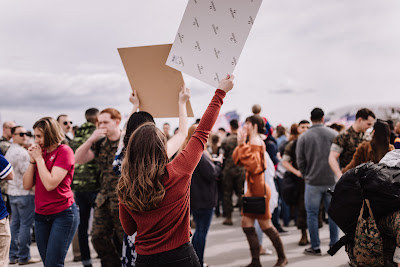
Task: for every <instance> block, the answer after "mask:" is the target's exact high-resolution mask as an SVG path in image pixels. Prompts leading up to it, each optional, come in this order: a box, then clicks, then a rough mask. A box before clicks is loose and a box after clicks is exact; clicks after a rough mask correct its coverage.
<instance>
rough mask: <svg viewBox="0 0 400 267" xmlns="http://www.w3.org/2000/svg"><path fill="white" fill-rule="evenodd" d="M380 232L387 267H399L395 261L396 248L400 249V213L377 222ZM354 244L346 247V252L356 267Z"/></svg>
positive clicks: (397, 212)
mask: <svg viewBox="0 0 400 267" xmlns="http://www.w3.org/2000/svg"><path fill="white" fill-rule="evenodd" d="M377 226H378V230H379V232H380V234H381V237H382V241H383V259H384V261H385V265H384V266H385V267H397V263H395V262H394V261H393V254H394V251H395V249H396V247H400V211H396V212H394V213H391V214H389V215H387V216H385V217H383V218H380V219H379V220H377ZM353 249H354V243H351V244H347V245H346V252H347V255H348V256H349V259H350V265H351V266H354V267H356V266H357V265H356V264H355V260H354V254H353Z"/></svg>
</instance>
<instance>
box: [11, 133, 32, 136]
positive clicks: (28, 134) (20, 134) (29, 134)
mask: <svg viewBox="0 0 400 267" xmlns="http://www.w3.org/2000/svg"><path fill="white" fill-rule="evenodd" d="M14 135H19V136H21V137H24V135H26V136H28V137H32V134H31V133H15V134H14Z"/></svg>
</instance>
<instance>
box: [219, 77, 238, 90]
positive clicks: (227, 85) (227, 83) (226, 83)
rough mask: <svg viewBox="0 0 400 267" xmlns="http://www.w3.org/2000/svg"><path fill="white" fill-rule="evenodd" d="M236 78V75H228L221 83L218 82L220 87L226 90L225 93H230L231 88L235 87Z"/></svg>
mask: <svg viewBox="0 0 400 267" xmlns="http://www.w3.org/2000/svg"><path fill="white" fill-rule="evenodd" d="M234 79H235V76H233V75H229V74H228V75H226V77H225V78H224V79H222V80H221V81H220V82H219V84H218V89H221V90H223V91H225V93H228V92H229V91H230V90H232V88H233V85H234V84H233V80H234Z"/></svg>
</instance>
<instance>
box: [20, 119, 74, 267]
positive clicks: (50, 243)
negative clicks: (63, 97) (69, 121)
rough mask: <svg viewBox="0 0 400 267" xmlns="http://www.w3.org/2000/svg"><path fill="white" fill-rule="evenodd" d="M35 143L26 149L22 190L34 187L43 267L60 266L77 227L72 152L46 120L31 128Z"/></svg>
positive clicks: (55, 126)
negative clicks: (28, 159) (72, 186)
mask: <svg viewBox="0 0 400 267" xmlns="http://www.w3.org/2000/svg"><path fill="white" fill-rule="evenodd" d="M33 129H34V134H35V143H36V144H34V145H31V146H30V147H29V150H28V152H29V155H30V164H29V167H28V170H27V171H26V173H25V175H24V178H23V179H24V189H26V190H30V189H32V187H33V186H35V188H36V189H35V190H36V192H35V206H36V207H35V234H36V243H37V246H38V249H39V253H40V257H41V258H42V260H43V263H44V266H45V267H47V266H48V267H54V266H64V259H65V256H66V254H67V251H68V247H69V245H70V244H71V241H72V238H73V236H74V234H75V232H76V229H77V228H78V225H79V214H78V211H77V208H76V205H75V202H74V195H73V193H72V191H71V183H72V177H73V175H74V167H75V158H74V152H73V151H72V149H71V148H70V147H69V146H67V145H62V144H61V142H62V141H63V140H64V138H65V136H64V134H63V131H62V129H61V127H60V125H59V124H58V123H57V121H56V120H55V119H53V118H50V117H45V118H42V119H40V120H38V121H37V122H36V123H35V124H34V125H33Z"/></svg>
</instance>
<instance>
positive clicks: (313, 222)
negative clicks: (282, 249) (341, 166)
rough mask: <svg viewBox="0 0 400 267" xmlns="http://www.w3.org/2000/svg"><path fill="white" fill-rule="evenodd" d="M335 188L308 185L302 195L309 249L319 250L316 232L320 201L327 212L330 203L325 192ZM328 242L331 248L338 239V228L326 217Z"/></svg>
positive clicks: (329, 197)
mask: <svg viewBox="0 0 400 267" xmlns="http://www.w3.org/2000/svg"><path fill="white" fill-rule="evenodd" d="M329 188H331V189H332V190H333V189H334V188H335V185H309V184H306V187H305V193H304V204H305V206H306V211H307V225H308V230H309V232H310V239H311V247H312V248H313V249H319V248H320V240H319V232H318V215H319V207H320V204H321V200H322V199H323V201H324V205H325V210H326V211H328V207H329V204H330V202H331V198H332V197H331V195H330V194H329V193H328V192H327V190H328V189H329ZM328 222H329V234H330V239H331V240H330V242H329V246H330V247H331V246H333V245H334V244H335V243H336V242H337V241H338V239H339V228H338V227H337V225H336V224H335V223H334V222H333V220H332V219H331V217H330V216H328Z"/></svg>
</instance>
